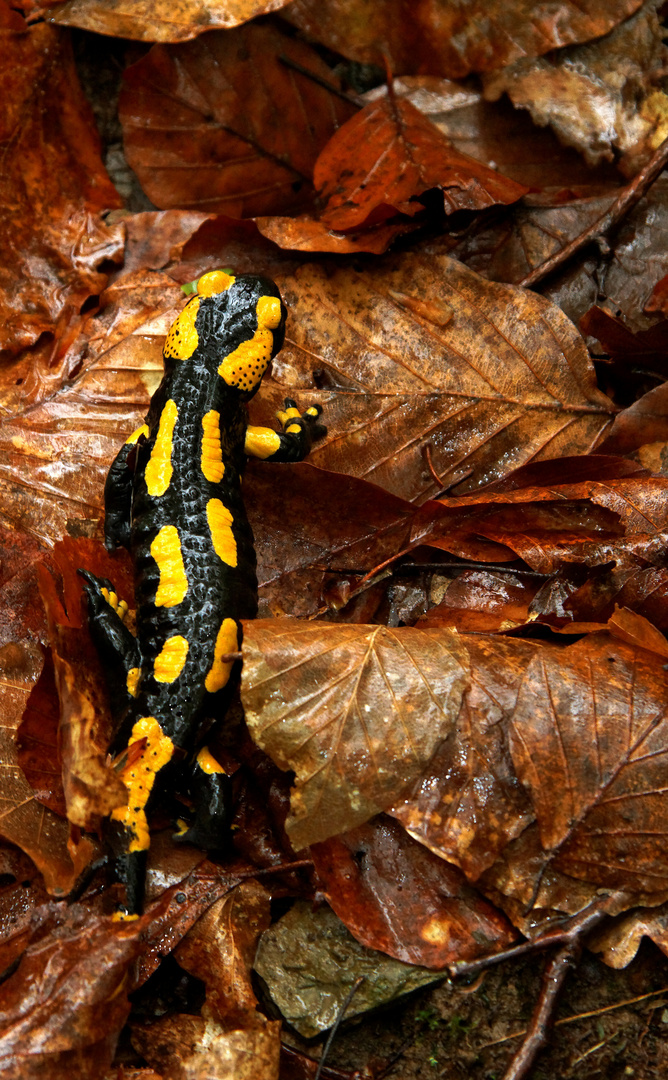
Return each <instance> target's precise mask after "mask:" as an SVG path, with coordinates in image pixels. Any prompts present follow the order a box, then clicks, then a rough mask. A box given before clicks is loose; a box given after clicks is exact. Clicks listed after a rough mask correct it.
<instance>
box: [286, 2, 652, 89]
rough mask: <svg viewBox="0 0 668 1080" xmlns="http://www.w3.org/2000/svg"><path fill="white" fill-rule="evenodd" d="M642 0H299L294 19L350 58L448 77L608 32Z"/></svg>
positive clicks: (291, 9) (292, 13)
mask: <svg viewBox="0 0 668 1080" xmlns="http://www.w3.org/2000/svg"><path fill="white" fill-rule="evenodd" d="M640 4H641V0H608V2H606V0H584V2H580V3H573V2H572V0H563V3H560V4H559V5H558V8H556V9H555V6H554V5H553V4H545V3H539V4H536V3H535V0H521V2H519V3H513V4H507V3H506V4H504V3H503V2H502V0H486V2H483V0H474V2H471V0H450V2H449V3H448V4H447V5H438V6H436V5H434V4H433V3H430V2H428V0H420V2H419V3H415V4H413V5H411V11H410V19H406V17H405V8H404V6H403V5H402V3H401V2H400V0H390V2H388V3H385V4H374V5H368V4H363V3H360V0H294V3H292V4H291V5H290V7H289V8H288V9H287V11H285V12H284V15H285V17H286V18H288V19H289V20H290V21H291V22H293V23H294V24H295V25H296V26H298V27H300V29H302V30H305V31H306V32H307V33H308V34H310V36H311V37H313V38H315V39H316V41H320V42H322V44H324V45H326V46H327V47H328V48H330V49H334V50H335V51H337V52H340V53H343V55H344V56H347V57H348V58H349V59H350V60H359V61H361V62H362V63H375V64H379V65H380V66H381V67H382V66H383V63H384V59H385V58H387V61H388V62H389V64H390V67H391V68H392V70H393V71H395V72H396V73H397V74H398V75H405V74H408V73H419V74H434V75H447V76H448V77H449V78H453V79H457V78H461V77H462V76H464V75H468V73H469V72H471V71H489V70H490V69H493V68H497V67H502V66H503V65H504V64H508V63H510V62H511V60H515V59H517V58H518V57H522V56H541V55H542V54H543V53H546V52H550V50H552V49H555V48H558V47H560V46H562V45H569V44H572V43H573V42H576V41H588V40H589V39H590V38H594V37H598V36H599V35H601V34H607V33H608V31H609V30H611V29H612V28H613V27H614V26H616V24H617V23H618V22H620V20H622V19H625V18H627V17H628V16H629V15H630V14H631V13H632V12H634V11H636V10H637V9H638V8H639V7H640Z"/></svg>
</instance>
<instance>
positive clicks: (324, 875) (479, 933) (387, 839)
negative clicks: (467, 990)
mask: <svg viewBox="0 0 668 1080" xmlns="http://www.w3.org/2000/svg"><path fill="white" fill-rule="evenodd" d="M311 858H312V859H313V862H314V864H315V868H316V870H317V872H318V875H319V877H320V878H321V879H322V881H323V883H324V886H325V895H326V897H327V900H328V901H329V903H330V904H331V906H332V908H333V909H334V911H335V912H336V914H337V915H338V916H339V918H340V919H341V921H342V922H343V923H345V925H346V926H347V927H348V929H349V930H350V932H351V934H353V936H354V937H355V938H356V939H357V941H360V942H361V943H362V944H363V945H367V946H368V947H369V948H372V949H380V950H381V951H382V952H385V953H388V954H389V955H390V956H393V957H394V958H395V959H396V960H402V961H404V963H408V964H421V965H422V966H423V967H429V968H435V969H439V968H443V967H445V966H446V965H447V964H450V963H452V962H453V961H456V960H472V959H474V957H476V956H486V955H489V953H490V952H495V951H497V950H500V949H503V948H507V947H508V946H509V945H511V944H512V941H513V937H514V935H513V931H512V928H511V926H510V925H509V924H508V923H507V922H506V920H505V918H503V916H501V915H500V913H499V912H498V911H497V910H495V909H494V908H493V907H492V905H491V904H489V903H488V902H487V901H486V900H485V899H484V898H483V897H482V896H480V895H479V894H477V893H476V892H475V890H474V889H472V888H471V887H470V886H469V885H467V884H466V878H465V877H464V875H463V874H462V873H461V871H460V870H458V869H457V868H456V867H454V866H451V865H450V864H449V863H447V862H445V861H444V860H443V859H439V858H437V857H436V856H435V855H432V854H431V853H430V852H429V851H427V850H426V848H424V847H423V846H422V845H421V844H416V843H415V842H414V841H413V840H411V839H410V838H409V837H408V836H407V835H406V833H405V832H404V831H403V829H402V828H401V827H400V826H399V824H398V823H397V822H394V821H392V819H391V818H387V817H385V816H384V815H381V816H380V817H377V818H374V819H373V821H370V822H368V823H367V824H366V825H362V826H360V827H359V828H357V829H354V830H353V831H352V832H349V833H345V834H344V835H343V836H338V837H336V838H333V839H330V840H325V842H324V843H322V844H314V845H312V847H311Z"/></svg>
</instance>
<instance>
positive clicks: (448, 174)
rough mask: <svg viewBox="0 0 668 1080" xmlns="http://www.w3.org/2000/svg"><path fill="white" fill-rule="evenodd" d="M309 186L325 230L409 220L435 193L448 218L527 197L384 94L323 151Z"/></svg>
mask: <svg viewBox="0 0 668 1080" xmlns="http://www.w3.org/2000/svg"><path fill="white" fill-rule="evenodd" d="M313 182H314V184H315V186H316V188H317V189H318V190H319V192H320V197H321V198H322V199H323V200H324V203H325V205H324V207H323V209H322V211H321V214H320V218H321V221H322V222H323V224H324V225H326V226H327V227H329V228H330V229H339V230H341V229H354V228H356V227H357V228H359V227H360V226H362V225H363V224H365V223H366V222H369V223H371V222H373V223H376V222H378V221H380V220H383V219H385V218H389V217H391V216H392V215H393V214H394V213H401V214H408V215H409V216H411V217H412V216H413V215H414V214H416V213H418V212H419V211H420V210H422V209H423V204H422V203H421V202H420V196H421V195H424V193H425V192H426V191H429V190H431V189H432V188H434V189H437V190H438V191H439V192H440V193H442V196H443V203H444V208H445V212H446V213H447V214H451V213H453V212H454V211H455V210H482V209H484V208H485V207H488V206H494V205H495V204H497V203H504V204H508V203H513V202H516V201H517V199H519V198H521V196H522V195H525V194H526V192H527V191H528V188H526V187H523V186H521V185H520V184H516V183H515V182H514V181H513V180H508V179H507V178H506V177H504V176H501V175H499V174H498V173H496V172H495V171H494V170H493V169H489V168H487V166H485V165H482V164H481V163H480V162H479V161H476V160H475V158H472V157H466V156H465V155H463V154H460V153H459V151H458V150H455V149H454V147H452V146H451V144H450V143H449V142H448V141H447V139H445V138H444V137H443V135H442V134H441V133H440V131H439V130H438V128H436V127H435V126H434V125H433V124H432V123H431V122H430V121H429V120H428V119H427V118H426V117H425V116H423V115H422V113H421V112H419V111H418V109H416V108H415V106H414V105H411V103H410V102H409V101H406V100H405V99H402V98H396V97H395V96H394V95H392V94H391V95H388V96H387V97H384V98H381V99H380V100H379V101H376V102H372V103H371V104H370V105H367V106H365V108H364V109H362V110H361V111H360V112H358V113H356V114H355V115H354V116H352V117H351V118H350V120H348V121H347V122H346V123H345V124H343V126H342V127H340V128H339V130H338V131H337V132H336V133H335V134H334V135H333V136H332V138H331V139H330V140H329V142H328V143H327V145H326V146H325V147H324V149H323V150H321V152H320V156H319V157H318V160H317V161H316V163H315V167H314V171H313Z"/></svg>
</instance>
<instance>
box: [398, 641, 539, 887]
mask: <svg viewBox="0 0 668 1080" xmlns="http://www.w3.org/2000/svg"><path fill="white" fill-rule="evenodd" d="M465 640H466V645H467V648H468V650H469V654H470V658H471V683H470V686H469V687H468V688H467V690H466V692H465V695H464V699H463V702H462V709H461V712H460V714H459V716H458V717H457V720H456V724H455V726H454V727H453V730H452V731H451V732H450V734H449V735H448V736H447V737H446V739H445V740H444V741H443V742H442V743H441V745H440V746H439V747H438V748H437V750H436V753H435V754H434V756H433V758H432V759H431V761H430V762H429V764H428V765H427V767H426V769H425V770H424V771H423V773H422V775H421V776H420V777H419V778H418V779H417V780H416V781H415V782H414V784H412V785H411V787H410V788H409V789H408V790H407V791H406V792H405V793H404V794H403V796H402V798H401V799H400V800H398V801H397V802H396V803H395V804H394V806H393V807H392V809H391V811H390V812H391V813H392V814H393V816H394V817H396V818H397V819H398V820H399V821H400V822H401V823H402V825H403V826H404V828H406V829H407V830H408V832H409V833H410V835H411V836H413V837H415V839H416V840H419V841H420V842H421V843H422V844H424V845H425V846H426V847H428V848H429V849H430V850H431V851H433V852H435V853H436V854H437V855H440V856H441V857H442V858H444V859H447V860H448V861H449V862H451V863H454V864H455V866H459V867H461V869H462V870H463V871H464V873H465V874H466V876H467V878H468V879H469V881H477V880H478V878H479V877H480V875H481V874H482V873H483V871H484V870H486V869H487V868H488V867H490V866H491V865H492V864H493V863H494V861H495V860H496V859H497V858H498V856H499V855H500V854H501V852H502V851H503V850H504V848H505V847H506V846H507V845H508V844H509V843H510V842H511V841H512V840H514V839H515V838H516V837H517V836H519V835H520V833H521V832H522V831H523V830H524V829H526V827H527V826H528V825H529V824H530V823H531V821H532V820H533V811H532V808H531V805H530V803H529V800H528V799H527V795H526V792H525V790H524V788H523V787H522V785H521V783H520V782H519V780H518V778H517V775H516V773H515V769H514V768H513V764H512V761H511V758H510V754H509V751H508V734H507V731H508V723H509V720H510V717H511V716H512V715H513V710H514V708H515V704H516V702H517V693H518V690H519V687H520V685H521V683H522V679H523V677H524V672H525V671H526V668H527V666H528V664H529V662H530V661H531V659H532V658H533V657H534V656H536V655H540V652H541V650H542V649H544V648H545V646H544V645H541V644H539V643H538V642H535V641H521V640H514V639H512V638H500V637H483V636H480V637H475V636H473V637H469V638H466V639H465Z"/></svg>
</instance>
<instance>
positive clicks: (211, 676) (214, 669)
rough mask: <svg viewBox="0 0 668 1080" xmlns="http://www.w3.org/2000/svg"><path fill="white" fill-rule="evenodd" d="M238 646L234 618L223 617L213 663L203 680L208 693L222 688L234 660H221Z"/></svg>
mask: <svg viewBox="0 0 668 1080" xmlns="http://www.w3.org/2000/svg"><path fill="white" fill-rule="evenodd" d="M238 648H239V638H238V632H237V624H236V623H235V621H234V619H223V621H222V623H221V626H220V630H219V631H218V636H217V638H216V645H215V648H214V654H213V664H212V665H211V668H210V670H209V673H208V675H207V677H206V679H205V680H204V685H205V687H206V689H207V690H208V691H209V693H210V694H215V692H216V691H217V690H222V688H223V687H224V686H225V684H226V682H227V680H228V679H229V677H230V671H231V670H232V664H233V663H234V661H230V660H223V659H222V657H223V656H225V655H226V654H227V653H231V652H236V651H237V649H238Z"/></svg>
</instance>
